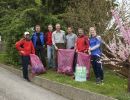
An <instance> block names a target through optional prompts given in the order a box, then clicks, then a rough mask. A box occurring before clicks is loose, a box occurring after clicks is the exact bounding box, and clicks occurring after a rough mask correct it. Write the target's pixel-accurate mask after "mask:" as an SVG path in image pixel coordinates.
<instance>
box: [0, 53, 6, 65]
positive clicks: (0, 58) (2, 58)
mask: <svg viewBox="0 0 130 100" xmlns="http://www.w3.org/2000/svg"><path fill="white" fill-rule="evenodd" d="M5 56H6V53H4V52H0V63H5V61H6V60H5Z"/></svg>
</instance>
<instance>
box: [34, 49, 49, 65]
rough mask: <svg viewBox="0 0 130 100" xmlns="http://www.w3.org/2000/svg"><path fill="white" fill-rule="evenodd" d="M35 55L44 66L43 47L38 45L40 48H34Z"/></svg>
mask: <svg viewBox="0 0 130 100" xmlns="http://www.w3.org/2000/svg"><path fill="white" fill-rule="evenodd" d="M35 52H36V55H37V56H38V57H39V58H40V60H41V61H42V63H43V65H44V66H45V67H46V59H45V52H44V48H43V47H40V48H36V49H35Z"/></svg>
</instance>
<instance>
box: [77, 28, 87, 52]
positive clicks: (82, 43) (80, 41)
mask: <svg viewBox="0 0 130 100" xmlns="http://www.w3.org/2000/svg"><path fill="white" fill-rule="evenodd" d="M75 49H76V52H83V53H88V50H89V38H88V37H87V36H85V34H84V30H83V28H79V29H78V38H77V41H76V48H75Z"/></svg>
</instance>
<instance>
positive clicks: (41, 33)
mask: <svg viewBox="0 0 130 100" xmlns="http://www.w3.org/2000/svg"><path fill="white" fill-rule="evenodd" d="M40 40H41V44H42V45H44V40H45V36H44V33H43V32H40ZM32 42H33V45H34V47H35V48H36V42H37V35H36V32H34V33H33V35H32Z"/></svg>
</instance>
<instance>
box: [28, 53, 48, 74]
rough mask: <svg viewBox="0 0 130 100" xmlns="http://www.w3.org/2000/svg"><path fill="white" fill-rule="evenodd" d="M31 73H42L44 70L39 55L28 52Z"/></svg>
mask: <svg viewBox="0 0 130 100" xmlns="http://www.w3.org/2000/svg"><path fill="white" fill-rule="evenodd" d="M30 60H31V66H32V73H34V74H42V73H45V72H46V69H45V67H44V65H43V64H42V62H41V60H40V59H39V57H38V56H37V55H35V54H30Z"/></svg>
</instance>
